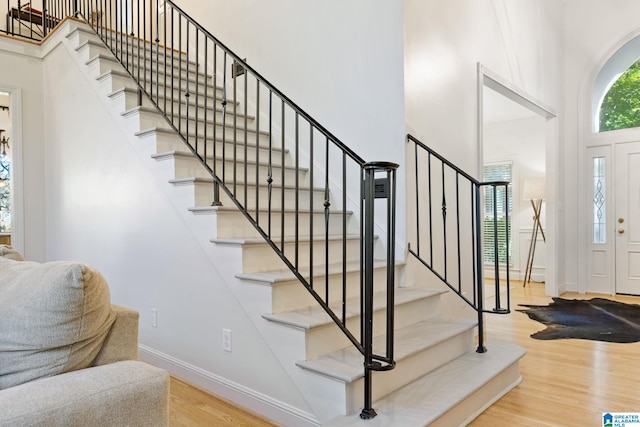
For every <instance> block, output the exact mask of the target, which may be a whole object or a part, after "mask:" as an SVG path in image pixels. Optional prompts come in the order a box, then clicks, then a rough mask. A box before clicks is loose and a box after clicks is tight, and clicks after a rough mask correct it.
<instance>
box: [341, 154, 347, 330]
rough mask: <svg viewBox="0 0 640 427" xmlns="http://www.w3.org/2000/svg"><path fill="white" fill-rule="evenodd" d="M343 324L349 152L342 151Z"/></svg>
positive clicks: (345, 311)
mask: <svg viewBox="0 0 640 427" xmlns="http://www.w3.org/2000/svg"><path fill="white" fill-rule="evenodd" d="M342 324H343V325H346V324H347V153H346V152H344V151H343V152H342Z"/></svg>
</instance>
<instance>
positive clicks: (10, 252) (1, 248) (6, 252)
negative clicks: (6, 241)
mask: <svg viewBox="0 0 640 427" xmlns="http://www.w3.org/2000/svg"><path fill="white" fill-rule="evenodd" d="M0 257H3V258H9V259H14V260H16V261H24V258H23V257H22V254H21V253H20V252H18V251H16V250H15V249H13V248H12V247H11V246H9V245H0Z"/></svg>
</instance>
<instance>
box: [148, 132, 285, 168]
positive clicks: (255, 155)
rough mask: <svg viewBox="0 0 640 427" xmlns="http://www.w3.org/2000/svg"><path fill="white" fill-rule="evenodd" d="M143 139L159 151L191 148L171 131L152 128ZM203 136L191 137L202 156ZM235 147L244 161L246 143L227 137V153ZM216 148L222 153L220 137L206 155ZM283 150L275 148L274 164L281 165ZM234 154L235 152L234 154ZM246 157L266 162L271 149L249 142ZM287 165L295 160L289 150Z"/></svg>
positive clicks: (209, 144) (209, 145)
mask: <svg viewBox="0 0 640 427" xmlns="http://www.w3.org/2000/svg"><path fill="white" fill-rule="evenodd" d="M139 136H140V138H141V139H143V140H144V141H145V142H147V141H148V142H149V143H150V144H155V146H156V152H157V153H165V152H167V151H185V152H187V151H188V150H189V148H188V146H187V144H186V143H185V142H184V141H183V140H182V138H180V136H178V135H177V134H174V133H169V132H165V131H154V130H151V131H149V132H143V133H142V134H140V135H139ZM203 140H204V139H203V138H199V140H198V141H196V140H195V137H193V138H192V139H191V141H192V144H193V145H194V146H195V145H196V142H197V145H198V154H200V155H201V156H204V155H205V147H204V143H203ZM234 147H235V148H236V150H237V151H236V155H237V159H238V161H243V160H244V158H245V153H244V151H245V150H244V145H243V144H240V143H238V144H234V143H233V140H232V139H229V138H227V142H226V145H225V153H233V149H234ZM214 149H215V154H216V155H221V154H222V140H220V139H218V140H217V141H216V144H215V147H214V144H213V142H212V140H211V139H209V142H208V143H207V147H206V155H207V157H210V156H211V155H213V153H214ZM282 154H283V153H282V152H281V151H280V150H274V151H273V155H272V162H273V165H277V166H280V165H281V164H282V157H283V156H282ZM232 155H233V154H232ZM246 157H247V158H248V159H249V161H250V162H255V161H256V159H257V161H259V162H265V161H266V160H267V159H268V158H269V150H268V148H265V147H260V148H258V149H256V147H255V146H254V145H252V144H248V146H247V154H246ZM284 159H285V163H284V164H285V165H287V166H292V164H293V161H292V160H291V156H289V154H288V152H286V151H285V153H284Z"/></svg>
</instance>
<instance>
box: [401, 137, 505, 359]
mask: <svg viewBox="0 0 640 427" xmlns="http://www.w3.org/2000/svg"><path fill="white" fill-rule="evenodd" d="M407 142H409V143H412V144H413V158H414V162H413V165H412V167H413V169H414V172H415V181H414V185H415V199H414V201H413V203H414V204H415V212H414V214H415V215H413V216H412V218H413V219H414V221H415V222H414V223H412V224H410V227H413V230H411V231H409V234H410V235H412V236H413V237H410V238H409V241H410V242H412V243H413V244H411V243H410V244H409V253H410V254H411V255H413V256H414V257H415V258H416V259H417V260H418V261H419V262H420V263H421V264H422V265H424V266H425V267H427V268H428V269H429V270H430V271H431V272H432V273H433V274H434V275H435V276H436V277H437V278H438V279H440V280H441V281H442V282H443V283H444V284H446V285H447V286H448V287H449V288H450V289H451V290H453V291H454V292H455V293H456V294H457V295H459V296H460V298H462V299H463V300H464V301H465V302H466V303H467V304H468V305H469V306H470V307H472V308H473V309H474V310H475V311H476V312H477V315H478V348H477V352H479V353H484V352H485V351H486V348H485V346H484V319H483V314H484V313H498V314H505V313H509V312H510V311H511V307H510V291H509V256H510V242H509V234H510V226H509V224H510V218H509V200H508V198H509V192H508V188H509V184H510V183H509V182H480V181H478V180H476V179H475V178H473V177H472V176H470V175H469V174H467V173H465V172H464V171H463V170H461V169H460V168H458V167H457V166H456V165H454V164H453V163H451V162H450V161H448V160H447V159H445V158H444V157H442V156H441V155H439V154H438V153H436V152H435V151H433V150H432V149H430V148H429V147H427V146H426V145H425V144H423V143H422V142H420V141H419V140H418V139H416V138H415V137H413V136H411V135H407ZM486 196H490V197H488V198H489V199H490V200H491V201H492V202H493V203H492V206H491V207H490V208H489V209H488V211H489V212H485V211H487V209H486V207H485V204H484V201H485V197H486ZM485 227H486V229H489V230H490V231H491V233H487V234H485V233H483V231H486V230H485ZM500 236H503V238H500ZM487 242H488V244H490V245H492V249H493V251H492V252H493V254H494V256H493V257H489V258H493V259H492V260H491V262H490V264H491V268H492V270H493V276H494V277H493V279H488V278H485V275H484V268H485V263H486V262H487V260H486V258H485V256H484V245H485V244H487ZM499 253H500V254H501V256H500V257H499V256H498V254H499ZM502 273H504V279H501V274H502ZM485 287H488V289H487V290H490V291H491V292H493V293H494V295H493V307H492V308H490V309H485V302H486V301H485V299H486V295H485ZM505 291H506V295H505V296H506V307H505V306H503V304H504V303H505V301H504V300H503V298H502V296H501V293H502V292H505Z"/></svg>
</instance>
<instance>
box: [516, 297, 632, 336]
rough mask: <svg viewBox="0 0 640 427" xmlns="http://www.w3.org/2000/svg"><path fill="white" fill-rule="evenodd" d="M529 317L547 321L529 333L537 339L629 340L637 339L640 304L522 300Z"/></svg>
mask: <svg viewBox="0 0 640 427" xmlns="http://www.w3.org/2000/svg"><path fill="white" fill-rule="evenodd" d="M521 306H522V307H527V308H528V309H527V310H516V311H520V312H522V313H526V314H527V315H528V316H529V318H531V319H533V320H536V321H538V322H540V323H543V324H544V325H546V327H547V328H546V329H545V330H543V331H540V332H536V333H535V334H533V335H531V337H532V338H535V339H539V340H555V339H562V338H578V339H585V340H595V341H606V342H616V343H631V342H638V341H640V305H638V304H625V303H621V302H617V301H611V300H608V299H604V298H592V299H590V300H577V299H571V300H570V299H564V298H553V302H552V303H550V304H549V305H529V304H521Z"/></svg>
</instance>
